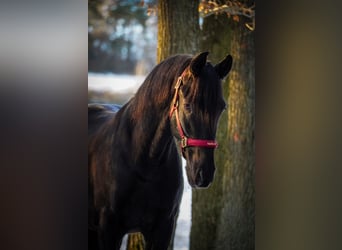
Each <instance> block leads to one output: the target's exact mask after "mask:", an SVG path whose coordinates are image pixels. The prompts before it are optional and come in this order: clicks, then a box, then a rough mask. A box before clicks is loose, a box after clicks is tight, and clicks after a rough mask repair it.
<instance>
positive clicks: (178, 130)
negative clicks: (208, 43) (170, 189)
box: [169, 52, 232, 188]
mask: <svg viewBox="0 0 342 250" xmlns="http://www.w3.org/2000/svg"><path fill="white" fill-rule="evenodd" d="M207 56H208V52H203V53H201V54H199V55H197V56H195V57H194V58H192V60H191V62H190V64H189V66H188V67H187V68H186V69H185V70H184V71H183V73H182V74H181V75H180V76H179V77H178V79H177V81H176V83H175V92H174V97H173V101H172V104H171V108H170V114H169V115H170V120H171V128H172V134H173V136H174V137H175V138H176V140H177V141H178V142H179V144H180V148H181V151H182V155H183V157H184V158H185V160H186V173H187V177H188V182H189V184H190V185H191V186H192V187H194V188H204V187H208V186H209V185H210V183H211V182H212V181H213V178H214V173H215V163H214V149H215V148H216V147H217V146H218V144H217V142H216V140H215V136H216V129H217V124H218V120H219V117H220V116H221V113H222V111H223V110H224V109H225V108H226V103H225V101H224V99H223V94H222V83H221V80H222V79H223V78H224V77H225V76H226V75H227V74H228V73H229V71H230V69H231V66H232V57H231V56H230V55H228V56H227V57H226V58H225V59H223V60H222V61H221V62H220V63H218V64H216V65H215V66H213V65H212V64H211V63H210V62H207Z"/></svg>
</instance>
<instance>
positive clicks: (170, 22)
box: [157, 0, 199, 63]
mask: <svg viewBox="0 0 342 250" xmlns="http://www.w3.org/2000/svg"><path fill="white" fill-rule="evenodd" d="M198 5H199V1H193V0H159V1H158V48H157V62H158V63H159V62H161V61H162V60H164V59H165V58H167V57H168V56H171V55H174V54H181V53H188V54H195V53H197V52H198V32H199V23H198V22H199V13H198Z"/></svg>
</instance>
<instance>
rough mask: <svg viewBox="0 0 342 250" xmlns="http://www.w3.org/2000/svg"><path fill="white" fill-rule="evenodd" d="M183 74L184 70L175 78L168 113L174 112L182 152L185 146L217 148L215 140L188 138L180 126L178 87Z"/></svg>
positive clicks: (180, 84) (181, 81)
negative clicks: (173, 92)
mask: <svg viewBox="0 0 342 250" xmlns="http://www.w3.org/2000/svg"><path fill="white" fill-rule="evenodd" d="M183 75H184V72H183V74H182V75H181V76H180V77H178V79H177V83H176V85H175V95H174V97H173V100H172V107H171V110H170V114H169V116H170V118H171V117H172V115H173V113H174V112H175V114H176V122H177V128H178V133H179V135H180V137H181V143H180V145H181V148H182V152H183V153H184V149H185V148H187V147H202V148H217V147H218V143H217V142H216V140H204V139H194V138H188V137H187V136H186V135H185V133H184V130H183V128H182V124H181V122H180V119H179V114H178V99H179V89H180V87H181V86H182V84H183Z"/></svg>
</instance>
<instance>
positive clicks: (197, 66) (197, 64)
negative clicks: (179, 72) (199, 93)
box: [190, 52, 209, 76]
mask: <svg viewBox="0 0 342 250" xmlns="http://www.w3.org/2000/svg"><path fill="white" fill-rule="evenodd" d="M208 54H209V52H202V53H201V54H199V55H197V56H195V57H194V58H193V59H192V60H191V62H190V71H191V73H192V74H193V75H194V76H199V74H200V73H201V71H202V69H203V67H204V66H205V64H206V62H207V56H208Z"/></svg>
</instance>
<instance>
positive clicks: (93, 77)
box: [88, 73, 191, 250]
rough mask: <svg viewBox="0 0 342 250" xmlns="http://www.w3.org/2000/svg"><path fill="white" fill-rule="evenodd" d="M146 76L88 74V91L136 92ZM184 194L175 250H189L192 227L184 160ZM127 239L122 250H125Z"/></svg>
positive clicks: (189, 189)
mask: <svg viewBox="0 0 342 250" xmlns="http://www.w3.org/2000/svg"><path fill="white" fill-rule="evenodd" d="M144 79H145V76H134V75H117V74H97V73H89V74H88V89H89V90H95V91H110V92H114V93H115V92H118V93H125V92H132V91H133V92H135V91H136V90H137V89H138V88H139V86H140V84H141V83H142V82H143V81H144ZM182 162H183V177H184V193H183V199H182V203H181V207H180V213H179V216H178V221H177V225H176V232H175V239H174V250H188V249H189V236H190V226H191V187H190V185H189V184H188V180H187V178H186V174H185V170H184V166H185V161H184V159H183V161H182ZM125 242H126V237H125V239H124V240H123V244H122V247H121V249H123V250H124V249H125V247H124V246H125Z"/></svg>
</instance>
